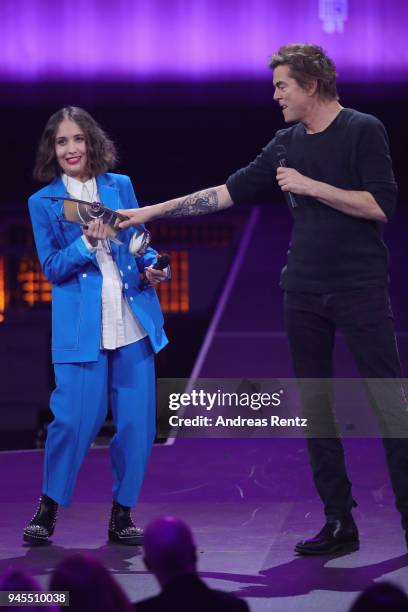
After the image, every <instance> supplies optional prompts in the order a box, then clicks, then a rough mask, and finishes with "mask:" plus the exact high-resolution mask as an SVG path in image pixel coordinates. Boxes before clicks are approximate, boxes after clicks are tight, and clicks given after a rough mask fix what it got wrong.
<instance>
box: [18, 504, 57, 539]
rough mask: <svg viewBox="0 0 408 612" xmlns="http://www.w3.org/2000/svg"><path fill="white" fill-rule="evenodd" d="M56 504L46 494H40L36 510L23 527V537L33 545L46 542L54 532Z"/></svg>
mask: <svg viewBox="0 0 408 612" xmlns="http://www.w3.org/2000/svg"><path fill="white" fill-rule="evenodd" d="M57 513H58V504H57V502H55V501H54V500H53V499H51V497H48V495H41V497H40V502H39V504H38V508H37V512H36V513H35V515H34V516H33V518H32V519H31V521H30V522H29V523H28V525H27V527H26V528H25V529H24V535H23V539H24V542H28V543H29V544H31V545H34V546H41V545H43V544H47V543H48V540H49V538H50V537H51V536H52V534H53V533H54V529H55V523H56V522H57Z"/></svg>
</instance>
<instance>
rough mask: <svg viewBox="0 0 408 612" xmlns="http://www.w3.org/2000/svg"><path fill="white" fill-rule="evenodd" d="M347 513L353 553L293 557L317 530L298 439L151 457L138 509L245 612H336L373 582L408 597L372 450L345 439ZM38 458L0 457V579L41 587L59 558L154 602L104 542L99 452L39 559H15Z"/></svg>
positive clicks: (136, 556) (395, 523) (132, 554)
mask: <svg viewBox="0 0 408 612" xmlns="http://www.w3.org/2000/svg"><path fill="white" fill-rule="evenodd" d="M345 447H346V454H347V459H348V464H349V471H350V477H351V479H352V481H353V483H354V489H353V492H354V497H355V498H356V499H357V501H358V503H359V506H358V508H357V509H356V510H355V512H354V516H355V518H356V521H357V523H358V526H359V529H360V537H361V549H360V551H358V552H356V553H353V554H350V555H345V556H341V557H339V556H338V557H315V558H301V557H297V556H296V555H295V554H294V553H293V546H294V544H295V543H296V542H297V541H298V540H299V539H302V538H304V537H305V536H308V535H313V534H314V533H315V532H316V531H318V530H319V529H320V527H321V525H322V522H323V519H322V513H321V506H320V503H319V501H318V500H317V498H316V495H315V493H314V489H313V486H312V483H311V477H310V473H309V466H308V460H307V455H306V450H305V445H304V441H303V440H294V439H286V440H266V439H258V440H253V439H252V440H179V441H177V442H176V443H175V444H173V445H170V446H164V445H159V446H155V448H154V450H153V455H152V459H151V462H150V465H149V469H148V473H147V476H146V481H145V486H144V488H143V495H142V498H141V501H140V503H139V505H138V507H137V509H136V510H135V512H134V517H135V519H136V522H137V524H140V525H145V524H146V523H147V522H148V521H149V520H151V519H152V518H153V517H156V516H158V515H160V514H174V515H177V516H179V517H181V518H183V519H184V520H186V521H187V522H188V523H189V524H190V525H191V527H192V529H193V532H194V535H195V538H196V541H197V545H198V551H199V555H198V556H199V570H200V573H201V575H202V577H203V578H204V579H205V580H206V581H207V582H208V583H209V584H210V585H211V586H213V587H217V588H220V589H224V590H226V591H230V592H234V593H236V594H238V595H240V596H242V597H245V598H246V599H247V601H248V602H249V604H250V607H251V610H255V611H261V610H279V611H287V610H300V609H301V610H302V611H303V612H308V611H310V612H311V611H315V610H317V609H330V610H331V611H332V612H336V611H339V612H340V611H342V612H344V611H345V610H347V607H348V606H349V604H350V603H351V602H352V601H353V599H354V598H355V596H356V594H357V593H358V592H359V591H361V590H362V589H364V588H365V587H366V586H368V585H369V584H372V583H373V582H375V581H379V580H385V579H387V580H392V581H394V582H396V583H397V584H399V585H401V586H403V587H404V588H406V589H408V571H407V566H408V555H407V554H406V549H405V543H404V538H403V532H402V530H401V528H400V525H399V515H398V513H397V512H396V510H395V509H394V507H393V496H392V492H391V487H390V484H389V480H388V475H387V473H386V468H385V460H384V456H383V452H382V447H381V443H380V442H379V441H377V440H372V439H371V440H346V441H345ZM41 463H42V451H21V452H18V451H15V452H3V453H0V466H1V467H0V469H1V475H2V487H1V504H0V572H2V571H3V570H5V569H6V568H8V567H18V568H22V569H28V570H29V571H30V572H32V573H33V574H34V575H35V576H36V577H37V578H38V579H39V580H40V582H41V584H42V585H43V586H44V587H46V586H47V584H48V578H49V574H50V572H52V570H53V568H54V567H55V565H56V564H57V563H58V561H59V560H60V559H62V558H63V557H65V556H66V555H69V554H71V553H73V552H77V551H86V552H89V553H91V554H93V555H95V556H96V557H98V558H99V559H100V560H101V561H102V562H103V563H104V564H105V565H106V566H107V567H108V568H109V570H110V571H111V572H112V573H113V574H114V575H115V577H116V578H117V579H118V581H119V582H120V583H121V584H122V586H123V587H124V589H125V590H126V592H127V593H128V595H129V597H130V598H131V600H132V601H137V600H139V599H143V598H145V597H148V596H150V595H152V594H154V593H156V592H157V591H158V586H157V584H156V582H155V579H154V578H153V576H152V575H151V574H149V573H148V572H147V571H146V569H145V567H144V565H143V561H142V551H141V549H138V548H132V547H121V546H118V545H111V544H108V543H107V541H106V531H107V521H108V515H109V511H110V486H111V484H110V460H109V451H108V449H92V450H91V451H90V452H89V454H88V457H87V459H86V462H85V464H84V466H83V469H82V472H81V474H80V478H79V481H78V486H77V489H76V493H75V499H74V502H73V504H72V506H71V507H70V508H63V509H61V511H60V516H59V520H58V524H57V528H56V530H55V534H54V536H53V543H52V545H50V546H47V547H45V548H33V549H31V548H26V547H25V546H23V543H22V537H21V533H22V529H23V527H24V525H25V524H26V522H27V521H28V520H29V519H30V518H31V516H32V515H33V513H34V508H35V505H36V503H37V498H38V495H39V491H40V482H41Z"/></svg>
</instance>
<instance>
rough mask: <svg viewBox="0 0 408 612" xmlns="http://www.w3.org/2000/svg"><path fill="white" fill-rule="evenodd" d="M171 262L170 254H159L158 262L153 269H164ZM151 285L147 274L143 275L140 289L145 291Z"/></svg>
mask: <svg viewBox="0 0 408 612" xmlns="http://www.w3.org/2000/svg"><path fill="white" fill-rule="evenodd" d="M169 263H170V257H169V256H168V255H159V257H158V258H157V261H156V263H155V264H154V265H153V266H152V268H153V270H164V269H165V268H167V266H168V265H169ZM148 287H149V280H148V278H147V277H146V275H145V276H144V277H143V279H142V282H141V284H140V289H141V291H143V290H144V289H147V288H148Z"/></svg>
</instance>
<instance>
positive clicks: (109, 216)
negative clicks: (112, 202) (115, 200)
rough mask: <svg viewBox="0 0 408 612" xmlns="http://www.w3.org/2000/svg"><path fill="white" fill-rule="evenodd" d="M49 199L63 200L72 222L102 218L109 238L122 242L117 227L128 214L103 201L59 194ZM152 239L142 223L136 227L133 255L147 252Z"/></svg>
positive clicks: (132, 246) (78, 222)
mask: <svg viewBox="0 0 408 612" xmlns="http://www.w3.org/2000/svg"><path fill="white" fill-rule="evenodd" d="M44 199H47V200H54V201H55V200H62V203H63V212H64V219H65V221H68V222H70V223H76V224H77V225H81V226H82V227H86V226H87V225H88V224H89V223H90V222H91V221H94V220H95V219H101V220H102V221H103V223H104V224H105V225H106V226H107V233H108V238H109V239H110V240H112V242H115V243H116V244H122V243H121V241H120V240H118V239H117V237H116V236H117V234H118V232H120V231H121V230H120V227H117V223H118V222H119V221H125V220H126V219H128V217H126V215H122V214H120V213H118V212H116V210H112V209H111V208H107V207H106V206H104V205H103V204H102V202H85V201H84V200H78V199H76V198H64V197H57V196H46V197H44ZM150 241H151V235H150V232H149V231H148V230H147V229H145V228H144V227H143V226H142V225H139V226H136V227H135V233H134V235H133V237H132V240H131V243H130V246H129V250H130V252H131V253H132V255H134V256H137V257H141V256H142V255H144V254H145V253H146V250H147V247H148V246H149V244H150Z"/></svg>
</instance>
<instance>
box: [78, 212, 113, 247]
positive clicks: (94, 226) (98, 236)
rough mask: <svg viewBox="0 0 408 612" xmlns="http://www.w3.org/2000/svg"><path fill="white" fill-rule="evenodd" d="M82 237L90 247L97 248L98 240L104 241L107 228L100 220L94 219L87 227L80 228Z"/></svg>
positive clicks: (106, 235)
mask: <svg viewBox="0 0 408 612" xmlns="http://www.w3.org/2000/svg"><path fill="white" fill-rule="evenodd" d="M82 231H83V233H84V236H86V239H87V241H88V242H89V244H90V245H91V246H92V247H96V246H98V242H99V240H105V238H107V237H108V226H107V225H105V224H104V222H103V221H102V220H101V219H94V220H93V221H90V223H88V225H87V226H86V227H85V226H84V227H83V228H82Z"/></svg>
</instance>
